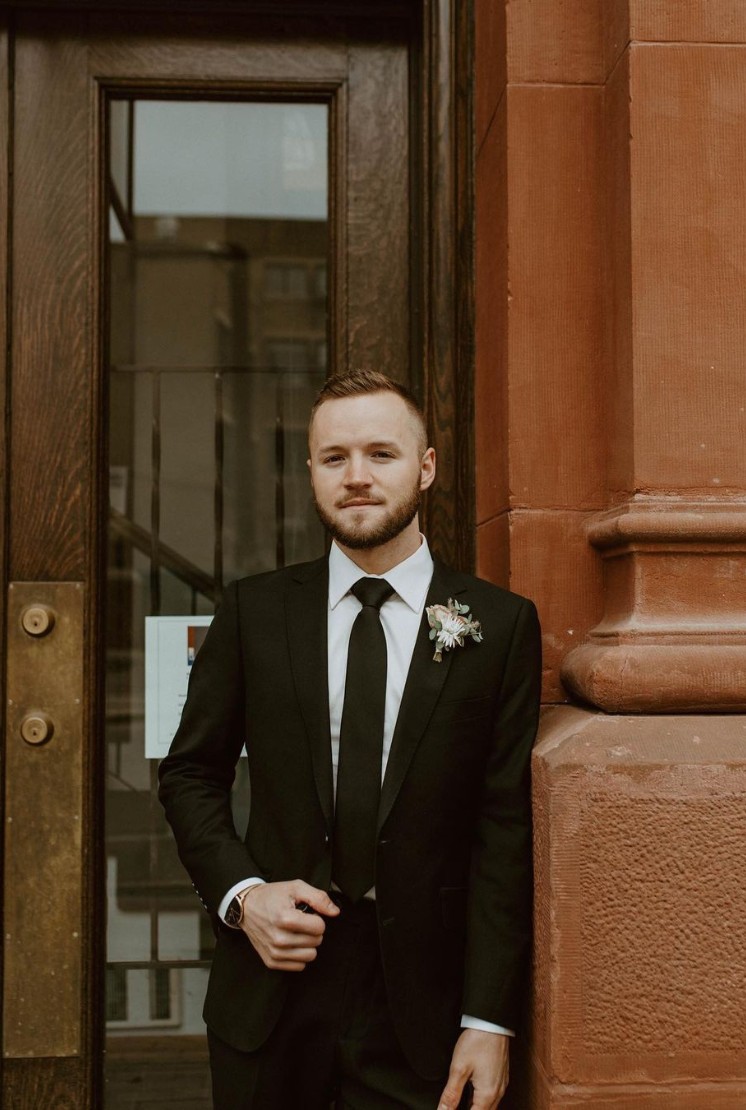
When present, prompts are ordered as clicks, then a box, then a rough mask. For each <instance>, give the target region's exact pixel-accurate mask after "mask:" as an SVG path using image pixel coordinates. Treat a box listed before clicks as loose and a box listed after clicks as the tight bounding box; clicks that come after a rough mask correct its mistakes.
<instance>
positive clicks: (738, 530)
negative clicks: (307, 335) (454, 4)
mask: <svg viewBox="0 0 746 1110" xmlns="http://www.w3.org/2000/svg"><path fill="white" fill-rule="evenodd" d="M496 7H497V8H499V9H501V10H502V9H503V8H505V10H506V12H507V18H506V20H505V25H504V41H505V43H506V46H505V52H506V57H507V69H506V72H505V90H504V93H503V95H502V101H501V103H500V105H499V106H498V111H497V112H496V113H494V114H493V116H492V125H491V126H492V128H496V131H495V132H494V134H493V141H494V142H495V143H496V144H497V148H499V149H500V150H501V151H502V152H503V153H502V157H503V158H504V161H505V165H506V168H505V172H504V178H502V179H499V180H498V179H497V178H496V177H495V176H493V175H496V174H497V173H498V172H499V170H498V163H497V161H496V162H495V164H494V166H493V169H492V170H491V171H490V174H488V173H487V171H486V170H483V172H482V174H481V176H480V166H479V162H478V163H477V188H478V194H477V217H478V219H477V237H478V247H479V238H480V235H481V234H482V231H485V230H487V229H489V233H491V234H493V236H494V238H493V246H494V247H495V249H497V248H499V247H501V246H502V244H503V243H504V256H501V258H500V260H499V261H493V262H492V264H491V266H492V268H491V271H489V273H490V274H491V279H490V280H491V282H492V284H491V285H489V286H485V285H483V286H482V291H481V293H480V291H479V288H478V298H479V297H480V296H481V297H483V298H486V297H487V296H489V297H496V298H497V303H498V307H497V309H496V311H497V313H498V319H499V320H500V321H501V323H499V324H498V323H496V322H495V321H494V320H493V321H492V329H493V333H494V335H495V336H496V338H495V343H496V350H493V349H492V348H488V347H487V345H486V344H485V343H484V335H485V334H487V333H486V332H484V331H483V333H482V335H483V340H482V350H481V353H480V333H479V330H478V332H477V422H478V428H479V429H480V433H479V434H480V435H481V437H482V438H481V440H478V443H481V447H480V450H479V453H478V459H477V467H478V472H479V468H480V466H481V467H482V468H484V467H485V466H486V465H487V464H488V463H489V462H492V463H496V464H497V466H496V470H497V477H495V478H494V488H493V486H491V484H490V482H491V474H490V471H489V470H487V471H483V473H482V474H481V476H480V475H479V473H478V492H479V498H478V505H479V506H480V507H481V509H482V511H481V513H480V517H479V523H480V526H479V529H478V552H479V557H480V568H481V570H482V572H483V573H487V574H491V575H492V576H493V577H495V578H496V580H499V581H503V582H509V583H510V585H511V586H512V587H513V588H514V589H518V590H519V591H521V592H525V593H528V594H529V595H530V596H533V597H534V598H535V599H536V600H537V603H538V605H539V609H540V613H541V616H542V622H543V626H544V631H545V658H546V682H545V697H546V701H547V703H548V707H547V709H546V711H545V714H544V717H543V724H542V732H541V737H540V742H539V744H538V746H537V750H536V754H535V761H534V790H535V818H536V877H537V881H536V944H535V953H536V962H535V976H534V980H535V986H534V1010H533V1049H532V1061H531V1068H530V1072H531V1075H530V1082H529V1084H528V1087H529V1088H530V1093H527V1091H526V1090H525V1089H524V1090H522V1091H521V1092H520V1093H519V1094H518V1095H516V1094H514V1101H513V1105H514V1106H515V1107H516V1110H529V1107H530V1110H539V1108H541V1110H550V1108H551V1110H560V1108H561V1110H570V1108H572V1107H576V1106H577V1107H585V1108H587V1110H592V1108H596V1107H598V1108H599V1110H601V1108H603V1110H627V1108H631V1107H634V1108H635V1110H741V1108H743V1107H744V1106H746V1021H745V1020H744V1014H746V793H745V790H746V717H744V716H743V715H742V714H744V712H746V452H745V450H744V448H745V446H746V366H744V363H745V362H746V280H745V278H746V275H745V274H744V270H746V262H745V261H744V259H746V140H745V138H744V136H746V5H745V4H743V3H741V0H707V3H701V2H699V0H603V2H602V3H599V2H598V0H576V2H575V3H573V4H568V3H566V2H564V0H511V2H510V3H509V4H507V5H504V4H503V3H500V4H499V5H495V4H491V3H488V2H486V0H484V2H480V3H477V7H476V12H477V28H478V33H477V50H478V58H477V61H478V66H477V79H478V81H479V73H480V68H479V67H480V63H479V52H480V50H483V49H484V47H483V46H482V45H480V43H481V42H482V40H481V39H480V35H479V25H480V20H481V21H482V23H483V25H484V24H485V22H486V21H487V20H488V19H489V18H493V19H494V18H495V8H496ZM484 41H487V40H486V39H485V40H484ZM482 64H483V63H482ZM488 134H489V133H488ZM480 149H481V150H482V152H483V151H484V149H485V146H484V143H483V145H482V147H481V148H480ZM482 158H484V154H483V153H482ZM490 182H493V191H492V194H491V197H490V199H491V202H492V203H493V204H497V210H498V211H499V213H500V221H501V222H500V224H499V227H500V228H501V229H504V230H500V232H499V234H495V226H496V225H495V223H494V222H491V221H489V219H488V211H489V210H488V207H487V203H488V202H487V201H486V200H485V199H481V200H480V197H483V194H484V189H485V188H486V187H488V186H489V183H490ZM501 189H503V190H504V192H501V191H500V190H501ZM495 197H497V198H498V201H499V203H498V201H496V200H495ZM480 212H481V222H480ZM480 228H481V229H482V231H480ZM478 256H479V249H478ZM485 272H487V271H485ZM501 275H502V276H501ZM503 277H504V284H503V285H502V286H501V284H500V283H501V281H503ZM478 280H479V274H478ZM487 288H489V289H490V290H491V292H489V293H487V292H486V290H487ZM478 310H479V303H478ZM482 312H483V314H484V317H485V318H486V308H485V307H483V308H482ZM501 314H502V315H501ZM478 318H479V311H478ZM499 329H502V330H500V334H499V336H498V335H497V332H498V330H499ZM498 406H502V408H501V409H500V412H499V413H498ZM500 422H502V423H500ZM490 435H491V436H492V440H491V450H490ZM498 435H499V437H500V438H499V445H498V444H496V442H495V440H496V438H497V436H498ZM560 678H561V680H562V681H560ZM568 692H569V693H570V695H571V696H572V698H573V699H574V700H575V702H576V704H575V705H574V706H573V705H569V704H563V703H566V702H567V697H568ZM516 1098H517V1099H518V1101H515V1100H516Z"/></svg>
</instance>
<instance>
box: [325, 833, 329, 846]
mask: <svg viewBox="0 0 746 1110" xmlns="http://www.w3.org/2000/svg"><path fill="white" fill-rule="evenodd" d="M324 844H326V845H327V847H328V846H329V833H324Z"/></svg>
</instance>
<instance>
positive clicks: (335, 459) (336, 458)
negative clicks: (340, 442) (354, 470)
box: [323, 455, 342, 463]
mask: <svg viewBox="0 0 746 1110" xmlns="http://www.w3.org/2000/svg"><path fill="white" fill-rule="evenodd" d="M341 461H342V456H341V455H326V456H325V457H324V459H323V462H324V463H337V462H341Z"/></svg>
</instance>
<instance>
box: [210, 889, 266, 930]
mask: <svg viewBox="0 0 746 1110" xmlns="http://www.w3.org/2000/svg"><path fill="white" fill-rule="evenodd" d="M263 882H264V879H257V878H253V879H242V880H241V882H240V883H235V884H234V886H232V887H231V888H230V890H229V891H228V893H227V894H226V895H225V897H224V898H223V900H222V901H221V903H220V905H219V906H218V916H219V917H220V918H221V920H222V921H225V915H226V913H227V910H228V906H230V904H231V902H232V901H233V899H234V898H235V897H236V895H237V894H240V893H241V891H242V890H248V888H249V887H250V886H256V885H257V883H263Z"/></svg>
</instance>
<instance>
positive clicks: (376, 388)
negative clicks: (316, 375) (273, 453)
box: [308, 370, 428, 455]
mask: <svg viewBox="0 0 746 1110" xmlns="http://www.w3.org/2000/svg"><path fill="white" fill-rule="evenodd" d="M362 393H396V394H397V396H398V397H401V399H402V401H404V404H405V405H406V406H407V408H408V409H409V411H410V414H411V415H412V416H413V417H414V418H415V421H416V423H417V426H418V428H419V447H420V454H421V455H424V453H425V451H426V450H427V438H428V437H427V424H426V421H425V414H424V412H423V411H422V407H421V406H420V404H419V402H418V401H417V398H416V397H415V395H414V394H413V393H412V392H411V390H409V389H407V387H406V386H405V385H402V384H401V382H396V381H394V379H393V378H389V377H388V375H387V374H382V373H381V371H380V370H350V371H349V372H348V373H346V374H334V375H333V376H332V377H331V378H327V379H326V381H325V382H324V384H323V386H322V387H321V389H320V390H319V392H318V393H317V395H316V400H315V401H314V403H313V405H312V407H311V416H310V419H309V422H308V423H309V429H310V426H311V424H313V418H314V416H315V415H316V411H317V409H319V408H321V406H322V405H323V404H324V402H325V401H333V400H337V399H338V398H340V397H356V396H358V395H359V394H362Z"/></svg>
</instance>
